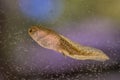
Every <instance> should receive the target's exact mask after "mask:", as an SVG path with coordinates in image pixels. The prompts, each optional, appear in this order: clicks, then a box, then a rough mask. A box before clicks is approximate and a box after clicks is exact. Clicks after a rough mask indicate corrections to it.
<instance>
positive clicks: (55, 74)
mask: <svg viewBox="0 0 120 80" xmlns="http://www.w3.org/2000/svg"><path fill="white" fill-rule="evenodd" d="M33 25H43V26H45V27H47V28H50V29H52V30H55V31H56V32H58V33H60V34H62V35H64V36H66V37H68V38H69V39H71V40H72V41H75V42H77V43H79V44H83V45H86V46H91V47H95V48H98V49H101V50H102V51H104V52H105V53H106V54H107V55H108V56H109V57H110V60H108V61H105V62H99V61H92V60H83V61H82V60H75V59H72V58H69V57H64V56H63V55H62V54H60V53H57V52H55V51H52V50H48V49H45V48H43V47H41V46H39V45H38V44H37V43H36V42H34V41H33V40H32V39H31V38H30V36H29V35H28V29H29V28H30V27H31V26H33ZM119 79H120V0H0V80H119Z"/></svg>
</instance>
